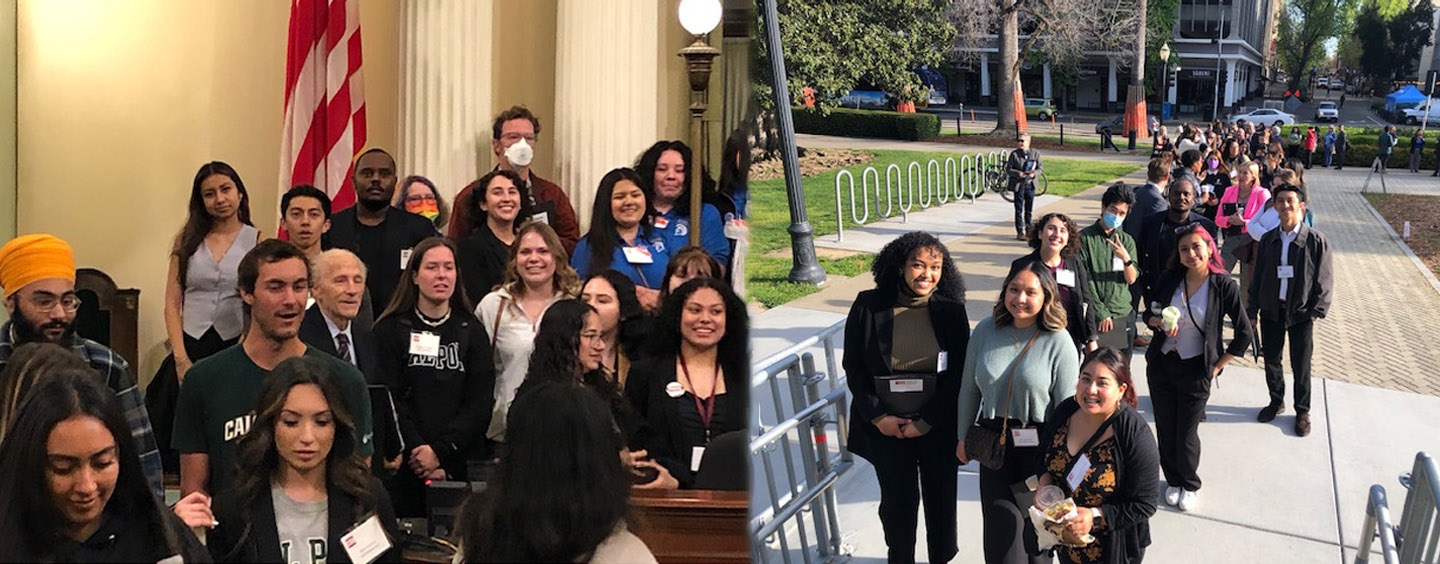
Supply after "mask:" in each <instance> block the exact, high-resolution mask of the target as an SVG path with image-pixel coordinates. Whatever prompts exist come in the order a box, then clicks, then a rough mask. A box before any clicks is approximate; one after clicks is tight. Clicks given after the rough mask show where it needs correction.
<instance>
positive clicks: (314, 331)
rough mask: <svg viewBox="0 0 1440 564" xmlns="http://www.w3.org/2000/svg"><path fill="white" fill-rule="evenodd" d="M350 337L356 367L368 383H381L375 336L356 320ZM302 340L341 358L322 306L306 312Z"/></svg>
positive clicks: (301, 333) (351, 324)
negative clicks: (321, 309)
mask: <svg viewBox="0 0 1440 564" xmlns="http://www.w3.org/2000/svg"><path fill="white" fill-rule="evenodd" d="M350 335H351V341H350V347H351V348H353V349H355V367H356V368H359V369H360V373H361V374H364V375H365V381H366V382H369V383H372V384H374V383H377V382H379V380H378V378H379V373H380V363H379V361H377V360H376V359H375V337H374V335H372V334H371V333H370V329H369V328H368V327H363V326H361V325H360V324H359V323H357V322H355V321H354V320H352V321H351V322H350ZM300 340H301V341H304V342H305V344H307V345H310V346H312V347H315V348H317V349H320V350H321V351H324V352H325V354H328V355H330V356H333V357H335V358H340V351H339V350H338V349H336V348H335V339H333V338H331V337H330V326H329V325H327V324H326V323H325V314H324V313H322V312H321V311H320V304H315V305H312V306H310V309H307V310H305V318H304V319H302V320H300Z"/></svg>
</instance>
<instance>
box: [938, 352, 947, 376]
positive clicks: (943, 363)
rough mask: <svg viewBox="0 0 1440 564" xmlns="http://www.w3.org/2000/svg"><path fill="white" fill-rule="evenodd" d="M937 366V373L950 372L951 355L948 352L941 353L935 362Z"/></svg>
mask: <svg viewBox="0 0 1440 564" xmlns="http://www.w3.org/2000/svg"><path fill="white" fill-rule="evenodd" d="M935 366H936V368H935V371H936V372H944V371H946V370H948V369H949V368H950V353H949V352H947V351H940V358H938V359H936V360H935Z"/></svg>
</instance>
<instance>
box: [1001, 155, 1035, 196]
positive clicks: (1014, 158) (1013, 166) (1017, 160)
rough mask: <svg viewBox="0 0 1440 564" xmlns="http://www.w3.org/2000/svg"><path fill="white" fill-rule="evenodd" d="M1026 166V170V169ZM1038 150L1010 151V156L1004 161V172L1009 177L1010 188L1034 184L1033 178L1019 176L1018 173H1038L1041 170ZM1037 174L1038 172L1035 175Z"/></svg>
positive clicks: (1032, 185)
mask: <svg viewBox="0 0 1440 564" xmlns="http://www.w3.org/2000/svg"><path fill="white" fill-rule="evenodd" d="M1027 168H1028V170H1027ZM1041 168H1042V167H1041V166H1040V151H1036V150H1035V149H1030V150H1029V151H1024V152H1022V151H1021V150H1020V149H1015V150H1013V151H1010V158H1009V159H1008V160H1006V161H1005V174H1006V176H1007V177H1008V178H1009V179H1010V188H1011V189H1014V188H1016V187H1017V186H1018V187H1031V188H1033V187H1034V186H1035V179H1034V178H1021V177H1020V174H1021V173H1025V172H1035V173H1038V172H1040V170H1041ZM1036 176H1037V177H1038V176H1039V175H1038V174H1037V175H1036Z"/></svg>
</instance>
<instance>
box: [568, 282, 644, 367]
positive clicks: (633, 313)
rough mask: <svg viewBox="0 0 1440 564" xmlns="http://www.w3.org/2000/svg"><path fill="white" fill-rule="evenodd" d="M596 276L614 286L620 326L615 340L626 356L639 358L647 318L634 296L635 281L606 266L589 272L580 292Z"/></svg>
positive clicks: (582, 291) (638, 300) (638, 299)
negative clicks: (618, 302) (617, 301)
mask: <svg viewBox="0 0 1440 564" xmlns="http://www.w3.org/2000/svg"><path fill="white" fill-rule="evenodd" d="M596 278H603V279H605V281H606V282H609V283H610V286H611V287H612V288H615V297H616V298H617V299H618V300H619V301H620V326H619V328H618V329H617V332H616V341H617V342H618V343H620V348H621V349H622V350H623V351H624V352H625V356H626V357H628V358H630V359H631V360H634V359H637V358H640V354H641V350H640V349H641V348H642V347H643V346H644V342H645V336H646V335H647V334H648V333H649V318H647V317H646V316H645V308H644V307H642V306H641V305H640V298H638V297H636V296H635V282H634V281H633V280H630V278H629V277H627V276H625V275H624V274H620V273H619V272H616V271H614V270H611V269H608V268H607V269H605V270H601V271H599V272H592V273H590V277H589V278H586V279H585V283H584V284H581V286H580V289H581V293H584V289H585V286H586V285H588V284H590V281H591V280H594V279H596Z"/></svg>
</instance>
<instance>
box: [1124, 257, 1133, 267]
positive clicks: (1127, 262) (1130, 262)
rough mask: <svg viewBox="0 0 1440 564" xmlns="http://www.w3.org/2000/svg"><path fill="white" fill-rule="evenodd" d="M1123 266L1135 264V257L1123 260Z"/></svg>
mask: <svg viewBox="0 0 1440 564" xmlns="http://www.w3.org/2000/svg"><path fill="white" fill-rule="evenodd" d="M1125 266H1135V259H1130V260H1127V261H1125Z"/></svg>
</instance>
